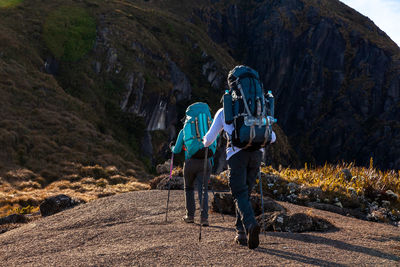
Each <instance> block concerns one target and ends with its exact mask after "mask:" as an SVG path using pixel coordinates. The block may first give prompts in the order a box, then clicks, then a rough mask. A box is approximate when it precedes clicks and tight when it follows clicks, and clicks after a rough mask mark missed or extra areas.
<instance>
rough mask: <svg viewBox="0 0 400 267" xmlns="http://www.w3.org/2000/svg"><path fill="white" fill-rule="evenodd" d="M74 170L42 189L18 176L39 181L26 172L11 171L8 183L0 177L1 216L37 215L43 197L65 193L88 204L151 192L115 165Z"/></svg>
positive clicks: (35, 175)
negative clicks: (119, 196) (14, 214)
mask: <svg viewBox="0 0 400 267" xmlns="http://www.w3.org/2000/svg"><path fill="white" fill-rule="evenodd" d="M67 165H68V164H67ZM70 167H71V166H70ZM74 170H75V171H77V173H75V174H71V173H70V174H68V175H65V176H64V177H63V179H61V180H57V181H55V182H52V183H50V184H49V185H47V186H45V187H42V185H41V184H40V183H38V182H37V181H32V180H27V181H23V180H22V178H21V177H25V178H33V179H36V180H40V178H41V177H40V176H39V175H37V174H35V173H33V172H32V171H29V170H15V171H10V172H8V176H7V180H6V179H4V178H2V177H0V217H3V216H6V215H9V214H12V213H34V212H37V211H38V210H39V205H40V203H41V202H42V201H43V200H44V199H45V198H47V197H50V196H54V195H58V194H66V195H68V196H70V197H72V198H74V199H77V200H80V201H82V202H88V201H92V200H94V199H97V198H100V197H105V196H110V195H114V194H118V193H124V192H130V191H137V190H148V189H150V186H149V185H148V183H145V182H140V181H139V180H138V179H137V178H135V177H134V176H132V175H127V174H133V173H136V172H135V171H134V170H132V169H131V170H129V171H128V172H127V173H124V172H121V171H120V170H118V168H117V167H115V166H107V167H105V168H103V167H101V166H100V165H95V166H83V165H80V164H78V165H75V169H74ZM70 171H72V169H70ZM9 180H10V181H9Z"/></svg>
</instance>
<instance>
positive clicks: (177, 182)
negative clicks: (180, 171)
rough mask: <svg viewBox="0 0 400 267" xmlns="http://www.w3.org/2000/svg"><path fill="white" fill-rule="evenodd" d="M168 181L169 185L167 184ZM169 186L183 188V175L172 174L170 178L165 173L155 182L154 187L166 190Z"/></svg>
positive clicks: (176, 188)
mask: <svg viewBox="0 0 400 267" xmlns="http://www.w3.org/2000/svg"><path fill="white" fill-rule="evenodd" d="M168 183H169V184H170V185H168ZM169 186H170V189H171V190H183V177H180V176H172V177H171V179H169V175H165V176H164V178H162V179H161V181H160V182H159V183H158V184H157V186H156V189H159V190H168V187H169Z"/></svg>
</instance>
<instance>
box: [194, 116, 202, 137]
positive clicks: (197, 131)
mask: <svg viewBox="0 0 400 267" xmlns="http://www.w3.org/2000/svg"><path fill="white" fill-rule="evenodd" d="M194 124H195V127H196V134H197V139H198V140H200V136H201V135H200V131H199V119H198V118H197V117H196V118H195V120H194Z"/></svg>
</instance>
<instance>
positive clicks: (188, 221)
mask: <svg viewBox="0 0 400 267" xmlns="http://www.w3.org/2000/svg"><path fill="white" fill-rule="evenodd" d="M182 220H183V221H184V222H185V223H194V217H191V216H187V215H186V216H185V217H183V218H182Z"/></svg>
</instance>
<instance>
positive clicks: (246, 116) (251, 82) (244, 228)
mask: <svg viewBox="0 0 400 267" xmlns="http://www.w3.org/2000/svg"><path fill="white" fill-rule="evenodd" d="M228 86H229V90H226V91H225V95H224V96H223V108H221V109H219V110H218V111H217V113H216V114H215V117H214V122H213V124H212V125H211V128H210V130H209V131H208V132H207V133H206V135H205V136H204V139H203V144H204V146H206V147H207V146H209V145H211V144H212V143H213V142H214V141H215V139H216V138H217V136H218V134H219V133H220V132H221V131H222V130H224V131H225V132H226V134H227V137H228V138H227V139H228V145H227V149H226V155H227V157H226V158H227V161H228V167H229V170H230V171H229V186H230V189H231V192H232V196H233V199H234V201H235V206H236V225H235V226H236V236H235V238H234V240H235V242H236V243H238V244H240V245H246V244H247V245H248V247H249V248H250V249H254V248H256V247H258V245H259V233H260V226H259V225H258V223H257V220H256V218H255V216H254V211H253V209H252V206H251V203H250V193H251V191H252V189H253V187H254V185H255V182H256V179H257V176H258V173H259V171H260V165H261V161H262V153H263V150H264V147H266V146H267V145H268V144H270V143H273V142H275V140H276V136H275V133H274V132H273V131H272V124H273V123H274V122H275V119H274V117H273V116H274V111H273V110H274V99H273V96H272V93H271V92H270V91H269V92H268V94H267V95H264V91H263V87H262V84H261V82H260V80H259V75H258V73H257V72H256V71H255V70H253V69H251V68H250V67H247V66H242V65H241V66H236V67H235V68H234V69H233V70H231V71H230V72H229V75H228Z"/></svg>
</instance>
